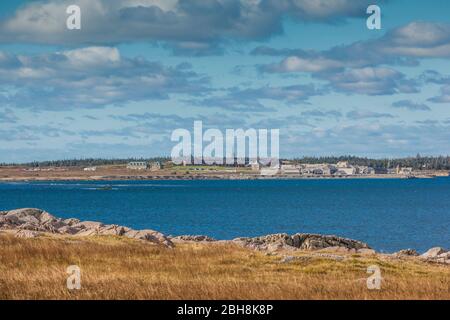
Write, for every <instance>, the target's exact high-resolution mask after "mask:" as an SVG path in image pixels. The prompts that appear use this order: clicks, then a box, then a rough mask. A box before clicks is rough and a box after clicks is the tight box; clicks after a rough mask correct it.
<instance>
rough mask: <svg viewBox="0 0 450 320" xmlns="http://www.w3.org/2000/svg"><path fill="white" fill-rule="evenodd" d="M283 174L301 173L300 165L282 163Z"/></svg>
mask: <svg viewBox="0 0 450 320" xmlns="http://www.w3.org/2000/svg"><path fill="white" fill-rule="evenodd" d="M281 173H282V174H300V166H298V165H295V164H282V165H281Z"/></svg>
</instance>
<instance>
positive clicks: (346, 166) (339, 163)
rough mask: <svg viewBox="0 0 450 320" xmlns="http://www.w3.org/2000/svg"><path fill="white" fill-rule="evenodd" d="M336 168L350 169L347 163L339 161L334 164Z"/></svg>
mask: <svg viewBox="0 0 450 320" xmlns="http://www.w3.org/2000/svg"><path fill="white" fill-rule="evenodd" d="M336 167H338V168H348V167H350V166H349V164H348V161H339V162H338V163H337V164H336Z"/></svg>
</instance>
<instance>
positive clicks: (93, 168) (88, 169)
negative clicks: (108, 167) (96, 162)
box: [83, 167, 97, 171]
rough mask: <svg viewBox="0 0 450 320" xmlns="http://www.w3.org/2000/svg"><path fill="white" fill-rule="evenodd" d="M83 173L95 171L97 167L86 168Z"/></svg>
mask: <svg viewBox="0 0 450 320" xmlns="http://www.w3.org/2000/svg"><path fill="white" fill-rule="evenodd" d="M83 171H97V167H87V168H84V169H83Z"/></svg>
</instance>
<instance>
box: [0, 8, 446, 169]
mask: <svg viewBox="0 0 450 320" xmlns="http://www.w3.org/2000/svg"><path fill="white" fill-rule="evenodd" d="M74 4H75V5H78V6H79V7H80V9H81V29H80V30H68V29H67V27H66V20H67V18H68V16H69V15H68V14H67V13H66V8H67V7H68V6H70V5H74ZM371 4H376V5H378V6H379V7H380V9H381V14H382V16H381V26H382V27H381V29H380V30H376V29H374V30H369V29H368V28H367V26H366V20H367V18H368V16H369V15H368V14H367V13H366V9H367V7H368V6H369V5H371ZM449 12H450V2H448V1H446V0H431V1H420V0H385V1H374V0H373V1H364V0H356V1H355V0H326V1H325V0H208V1H205V0H68V1H66V0H43V1H24V0H20V1H1V2H0V162H28V161H38V160H52V159H69V158H88V157H102V158H128V157H152V156H168V155H170V152H171V149H172V147H173V146H174V145H175V144H176V143H175V142H172V141H171V139H170V138H171V133H172V132H173V130H175V129H177V128H184V129H188V130H190V131H192V130H193V124H194V121H196V120H201V121H202V122H203V126H204V127H205V129H206V128H218V129H220V130H223V131H224V130H225V129H227V128H230V129H238V128H243V129H248V128H255V129H269V130H270V129H279V130H280V156H281V157H283V158H290V157H302V156H323V155H357V156H365V157H371V158H384V157H405V156H415V155H416V154H417V153H420V154H421V155H448V154H450V152H449V142H450V73H449V70H450V15H449Z"/></svg>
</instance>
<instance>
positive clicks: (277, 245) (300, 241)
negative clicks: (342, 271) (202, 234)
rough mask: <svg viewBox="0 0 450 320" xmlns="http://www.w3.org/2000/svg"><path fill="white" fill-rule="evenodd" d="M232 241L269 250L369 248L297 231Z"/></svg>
mask: <svg viewBox="0 0 450 320" xmlns="http://www.w3.org/2000/svg"><path fill="white" fill-rule="evenodd" d="M233 242H235V243H238V244H240V245H243V246H244V247H247V248H251V249H256V250H269V251H273V250H278V249H291V250H293V249H300V250H319V249H326V248H332V247H343V248H346V249H349V250H351V249H354V250H355V251H356V250H360V249H370V247H369V246H368V245H367V244H366V243H364V242H361V241H357V240H352V239H347V238H341V237H337V236H331V235H320V234H311V233H297V234H294V235H288V234H286V233H279V234H271V235H267V236H262V237H256V238H237V239H234V240H233Z"/></svg>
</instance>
